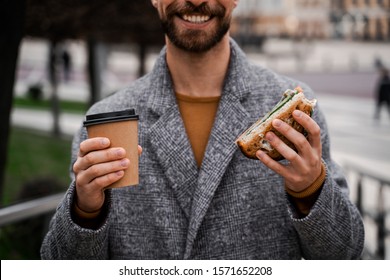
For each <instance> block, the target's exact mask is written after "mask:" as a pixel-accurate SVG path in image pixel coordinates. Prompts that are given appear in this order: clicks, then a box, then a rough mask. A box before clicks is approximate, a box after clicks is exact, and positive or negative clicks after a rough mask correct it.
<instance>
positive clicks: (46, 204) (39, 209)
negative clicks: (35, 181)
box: [0, 193, 64, 227]
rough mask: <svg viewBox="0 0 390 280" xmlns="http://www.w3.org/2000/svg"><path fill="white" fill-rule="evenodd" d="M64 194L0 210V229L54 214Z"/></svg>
mask: <svg viewBox="0 0 390 280" xmlns="http://www.w3.org/2000/svg"><path fill="white" fill-rule="evenodd" d="M63 197H64V193H59V194H54V195H50V196H45V197H42V198H37V199H34V200H30V201H27V202H21V203H18V204H15V205H11V206H8V207H4V208H1V209H0V227H2V226H5V225H8V224H12V223H16V222H19V221H22V220H26V219H28V218H31V217H35V216H39V215H42V214H47V213H50V212H54V211H55V209H56V208H57V206H58V204H59V203H60V201H61V200H62V198H63Z"/></svg>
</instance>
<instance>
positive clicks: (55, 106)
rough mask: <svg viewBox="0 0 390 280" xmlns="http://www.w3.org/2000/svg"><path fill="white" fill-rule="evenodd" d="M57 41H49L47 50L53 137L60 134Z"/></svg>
mask: <svg viewBox="0 0 390 280" xmlns="http://www.w3.org/2000/svg"><path fill="white" fill-rule="evenodd" d="M58 45H59V44H58V43H57V42H54V41H52V42H50V52H49V80H50V86H51V106H50V107H51V113H52V116H53V127H52V134H53V136H54V137H60V136H61V128H60V101H59V98H58V64H59V62H60V60H59V50H58Z"/></svg>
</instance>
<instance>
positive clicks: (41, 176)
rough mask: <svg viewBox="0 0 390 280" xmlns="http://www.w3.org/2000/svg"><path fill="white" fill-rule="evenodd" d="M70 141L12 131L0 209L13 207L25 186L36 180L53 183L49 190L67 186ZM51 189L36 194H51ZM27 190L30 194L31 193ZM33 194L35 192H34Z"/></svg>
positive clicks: (31, 191)
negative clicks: (2, 206) (5, 206)
mask: <svg viewBox="0 0 390 280" xmlns="http://www.w3.org/2000/svg"><path fill="white" fill-rule="evenodd" d="M70 149H71V140H69V139H56V138H53V137H51V136H49V135H44V134H39V133H38V132H35V131H29V130H25V129H20V128H12V131H11V134H10V138H9V143H8V159H7V167H6V172H5V182H4V193H3V197H2V203H3V205H7V204H11V203H14V202H16V201H17V200H18V198H19V197H18V196H19V194H20V192H21V190H22V188H23V187H26V184H27V183H31V182H36V181H37V180H40V181H43V182H46V183H45V184H49V183H47V182H48V181H49V182H51V183H53V186H51V187H52V189H54V188H58V186H61V187H62V188H63V189H64V190H65V189H66V188H67V186H68V184H69V180H70V179H69V164H70ZM49 187H50V186H45V188H43V189H42V188H41V189H40V190H39V192H51V191H50V189H49ZM33 192H34V190H30V192H29V193H33ZM35 192H38V190H36V191H35Z"/></svg>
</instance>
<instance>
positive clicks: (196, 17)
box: [179, 14, 211, 24]
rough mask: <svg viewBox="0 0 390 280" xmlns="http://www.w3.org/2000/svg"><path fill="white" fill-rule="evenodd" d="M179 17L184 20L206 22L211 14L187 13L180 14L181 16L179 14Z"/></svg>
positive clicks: (198, 22)
mask: <svg viewBox="0 0 390 280" xmlns="http://www.w3.org/2000/svg"><path fill="white" fill-rule="evenodd" d="M179 17H180V18H181V19H183V20H184V21H186V22H190V23H197V24H200V23H205V22H208V21H209V20H210V19H211V16H207V15H187V14H186V15H182V16H180V15H179Z"/></svg>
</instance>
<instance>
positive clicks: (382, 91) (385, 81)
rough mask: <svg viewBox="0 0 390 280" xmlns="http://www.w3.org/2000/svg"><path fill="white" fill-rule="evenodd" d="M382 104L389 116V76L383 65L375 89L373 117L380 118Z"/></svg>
mask: <svg viewBox="0 0 390 280" xmlns="http://www.w3.org/2000/svg"><path fill="white" fill-rule="evenodd" d="M382 105H385V106H386V107H387V111H388V112H389V116H390V77H389V70H387V69H386V68H385V67H382V68H381V69H380V78H379V82H378V86H377V89H376V107H375V115H374V118H375V119H378V120H379V119H380V113H381V109H382Z"/></svg>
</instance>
